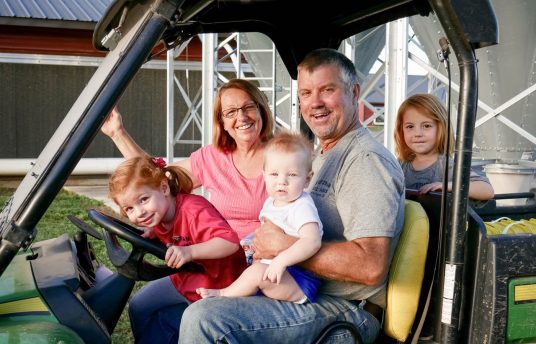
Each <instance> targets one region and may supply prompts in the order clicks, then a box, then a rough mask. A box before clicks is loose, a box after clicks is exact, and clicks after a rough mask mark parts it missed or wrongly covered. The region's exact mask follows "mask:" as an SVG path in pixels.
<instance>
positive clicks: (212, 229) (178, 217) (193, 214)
mask: <svg viewBox="0 0 536 344" xmlns="http://www.w3.org/2000/svg"><path fill="white" fill-rule="evenodd" d="M154 231H155V234H156V236H157V237H158V239H160V241H162V242H163V243H164V244H172V245H177V246H189V245H194V244H199V243H202V242H205V241H209V240H210V239H212V238H222V239H224V240H227V241H229V242H232V243H234V244H238V236H237V234H236V233H235V232H234V231H233V229H232V228H231V227H230V226H229V224H228V223H227V221H225V219H224V218H223V217H222V216H221V215H220V213H218V211H217V210H216V209H215V208H214V206H213V205H212V204H210V202H209V201H207V200H206V199H205V198H204V197H201V196H197V195H191V194H179V195H178V196H177V198H176V208H175V218H174V219H173V230H166V229H165V228H164V227H162V226H160V225H157V226H155V227H154ZM196 263H198V264H201V265H202V266H203V271H200V272H190V271H183V272H178V273H176V274H173V275H170V276H169V277H170V278H171V282H172V283H173V285H174V286H175V288H177V290H178V291H179V292H180V293H181V294H182V295H183V296H184V297H185V298H187V299H188V300H189V301H190V302H194V301H197V300H199V299H200V298H201V296H199V294H197V293H196V289H197V288H200V287H201V288H210V289H214V288H216V289H221V288H225V287H227V286H229V285H230V284H231V283H232V282H233V281H234V280H236V279H237V278H238V276H240V274H241V273H242V271H244V269H245V268H246V259H245V257H244V251H242V250H240V249H239V250H237V251H236V252H235V253H233V254H231V255H230V256H227V257H224V258H220V259H201V260H196Z"/></svg>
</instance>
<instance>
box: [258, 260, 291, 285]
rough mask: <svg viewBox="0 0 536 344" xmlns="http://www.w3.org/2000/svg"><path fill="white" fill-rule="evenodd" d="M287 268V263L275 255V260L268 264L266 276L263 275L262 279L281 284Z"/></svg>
mask: <svg viewBox="0 0 536 344" xmlns="http://www.w3.org/2000/svg"><path fill="white" fill-rule="evenodd" d="M286 269H287V265H286V264H284V263H283V262H282V261H281V260H278V259H277V257H275V258H274V260H272V262H271V263H270V265H268V267H267V268H266V270H265V271H264V276H263V277H262V279H263V280H269V281H270V282H272V283H277V284H279V283H281V279H282V278H283V273H285V270H286Z"/></svg>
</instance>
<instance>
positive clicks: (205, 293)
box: [196, 288, 223, 299]
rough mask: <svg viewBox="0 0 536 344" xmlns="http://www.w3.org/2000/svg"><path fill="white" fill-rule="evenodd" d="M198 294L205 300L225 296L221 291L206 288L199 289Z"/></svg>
mask: <svg viewBox="0 0 536 344" xmlns="http://www.w3.org/2000/svg"><path fill="white" fill-rule="evenodd" d="M196 292H197V293H198V294H199V295H201V297H202V298H203V299H206V298H209V297H216V296H223V293H222V292H221V289H206V288H197V290H196Z"/></svg>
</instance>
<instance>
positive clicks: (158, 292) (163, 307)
mask: <svg viewBox="0 0 536 344" xmlns="http://www.w3.org/2000/svg"><path fill="white" fill-rule="evenodd" d="M188 304H189V301H188V300H186V299H185V298H184V296H182V295H181V293H179V292H178V291H177V289H176V288H175V286H174V285H173V283H172V282H171V279H170V278H169V277H163V278H160V279H157V280H154V281H152V282H149V283H148V284H147V285H146V286H144V287H143V288H142V289H140V290H139V291H138V292H137V293H136V294H135V295H134V296H133V297H132V299H131V300H130V302H129V306H128V313H129V316H130V326H131V328H132V334H133V335H134V339H135V341H136V343H138V344H141V343H151V344H156V343H159V344H160V343H161V344H164V343H166V344H167V343H177V336H178V327H179V324H180V321H181V316H182V311H183V310H184V308H186V307H187V306H188Z"/></svg>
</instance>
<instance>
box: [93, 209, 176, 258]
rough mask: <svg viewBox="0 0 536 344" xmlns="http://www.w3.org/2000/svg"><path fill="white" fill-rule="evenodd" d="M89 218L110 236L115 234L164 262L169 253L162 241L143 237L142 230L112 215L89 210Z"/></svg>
mask: <svg viewBox="0 0 536 344" xmlns="http://www.w3.org/2000/svg"><path fill="white" fill-rule="evenodd" d="M88 216H89V218H90V219H91V220H92V221H93V222H95V223H96V224H98V225H99V226H101V227H102V228H103V229H104V230H106V231H108V232H109V233H110V234H115V235H117V236H118V237H120V238H121V239H124V240H126V241H128V242H130V243H131V244H132V245H133V246H135V247H137V248H139V249H142V250H143V251H145V252H147V253H151V254H152V255H154V256H156V257H158V258H160V259H162V260H164V258H165V256H166V251H167V248H166V246H165V245H164V244H163V243H161V242H160V241H157V240H153V239H146V238H144V237H142V236H141V234H143V231H142V230H140V229H138V228H136V227H134V226H131V225H129V224H128V223H126V222H124V221H121V220H119V219H118V218H115V217H113V216H111V215H107V214H104V213H103V212H101V211H99V210H97V209H89V210H88Z"/></svg>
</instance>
